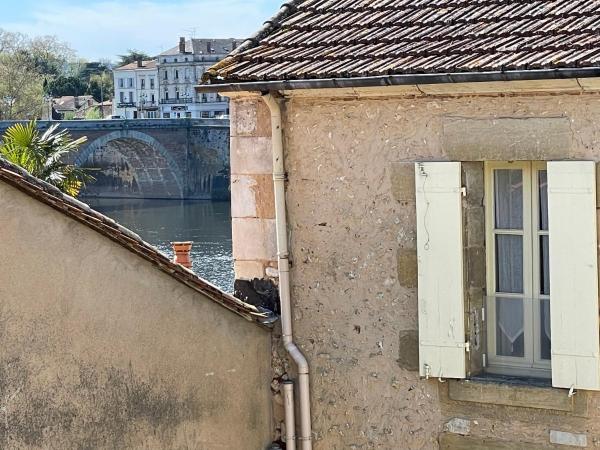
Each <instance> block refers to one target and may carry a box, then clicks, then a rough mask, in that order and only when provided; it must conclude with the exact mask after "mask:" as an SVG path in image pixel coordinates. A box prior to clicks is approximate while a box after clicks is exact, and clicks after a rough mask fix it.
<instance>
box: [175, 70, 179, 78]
mask: <svg viewBox="0 0 600 450" xmlns="http://www.w3.org/2000/svg"><path fill="white" fill-rule="evenodd" d="M175 79H176V80H179V70H175Z"/></svg>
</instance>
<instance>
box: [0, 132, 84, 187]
mask: <svg viewBox="0 0 600 450" xmlns="http://www.w3.org/2000/svg"><path fill="white" fill-rule="evenodd" d="M86 141H87V138H86V137H81V138H79V139H72V138H71V135H70V134H69V132H68V131H67V130H59V129H58V124H54V125H52V126H51V127H50V128H48V130H46V131H45V132H44V133H43V134H41V135H40V133H39V131H38V128H37V125H36V123H35V121H32V122H29V123H28V124H21V123H18V124H15V125H13V126H12V127H10V128H9V129H8V130H6V132H5V134H4V136H3V138H2V143H0V155H1V156H2V157H4V158H5V159H7V160H8V161H10V162H12V163H13V164H16V165H18V166H20V167H22V168H23V169H25V170H27V171H28V172H29V173H31V174H32V175H33V176H35V177H38V178H40V179H42V180H44V181H46V182H48V183H50V184H52V185H54V186H56V187H58V188H59V189H61V190H62V191H63V192H65V193H67V194H69V195H72V196H77V195H78V194H79V192H80V191H81V189H82V188H83V187H84V186H85V183H86V182H90V181H93V180H94V177H92V176H91V175H90V174H89V170H90V169H83V168H80V167H77V166H75V165H72V164H69V163H67V162H66V161H67V160H68V159H69V156H70V155H71V154H72V153H74V152H76V151H78V150H79V147H80V146H81V145H82V144H84V143H85V142H86Z"/></svg>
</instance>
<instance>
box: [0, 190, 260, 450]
mask: <svg viewBox="0 0 600 450" xmlns="http://www.w3.org/2000/svg"><path fill="white" fill-rule="evenodd" d="M0 236H1V238H0V280H1V281H2V282H1V283H0V300H1V301H0V346H1V348H2V351H1V352H0V416H1V419H0V448H6V449H8V448H10V449H40V448H44V449H65V450H70V449H83V448H89V449H91V448H94V449H116V448H118V449H126V448H130V449H148V450H150V449H160V450H163V449H199V450H201V449H205V450H218V449H223V450H225V449H232V448H248V449H250V448H252V449H264V448H266V447H267V446H268V445H269V444H270V442H271V435H272V429H271V423H272V419H271V392H270V386H269V376H270V363H269V361H270V355H271V340H270V332H269V330H267V329H263V328H261V327H260V326H258V325H257V324H255V323H251V322H248V321H246V320H245V319H243V318H242V317H240V316H238V315H236V314H234V313H232V312H231V311H228V310H226V309H225V308H224V307H222V306H221V305H218V304H217V303H215V302H214V301H213V300H211V299H209V298H208V297H205V296H204V295H203V294H200V293H198V292H197V291H195V290H193V289H191V288H189V287H187V286H185V285H184V284H183V283H180V282H179V281H177V280H176V279H175V278H173V277H171V276H169V275H168V274H166V273H164V272H162V271H161V270H159V269H158V268H156V267H155V266H154V265H153V264H152V263H150V262H149V261H146V260H145V259H142V258H140V257H139V256H137V255H135V254H134V253H132V252H130V251H129V250H127V249H126V248H124V247H122V246H121V245H119V244H117V243H115V242H113V241H111V240H110V239H108V238H107V237H105V236H103V235H101V234H99V233H97V232H96V231H94V230H93V229H91V228H89V227H87V226H85V225H83V224H81V223H79V222H76V221H74V220H73V219H71V218H69V217H67V216H66V215H64V214H62V213H59V212H57V211H55V210H54V209H52V208H51V207H49V206H47V205H45V204H42V203H41V202H39V201H37V200H35V199H33V198H31V197H29V196H28V195H26V194H24V193H22V192H21V191H18V190H17V189H15V188H13V187H11V186H9V185H8V184H5V183H3V182H0Z"/></svg>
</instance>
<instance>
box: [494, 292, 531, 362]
mask: <svg viewBox="0 0 600 450" xmlns="http://www.w3.org/2000/svg"><path fill="white" fill-rule="evenodd" d="M523 325H524V311H523V300H522V299H520V298H506V297H497V298H496V353H497V354H498V356H512V357H519V358H522V357H523V356H525V329H524V327H523Z"/></svg>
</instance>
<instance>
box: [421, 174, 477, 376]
mask: <svg viewBox="0 0 600 450" xmlns="http://www.w3.org/2000/svg"><path fill="white" fill-rule="evenodd" d="M415 184H416V202H417V205H416V206H417V259H418V302H419V366H420V374H421V376H424V377H429V376H431V377H440V378H465V376H466V354H465V352H466V348H465V342H466V341H465V314H464V284H463V276H464V275H463V226H462V204H461V202H462V200H461V164H460V163H458V162H430V163H417V164H416V166H415Z"/></svg>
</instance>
